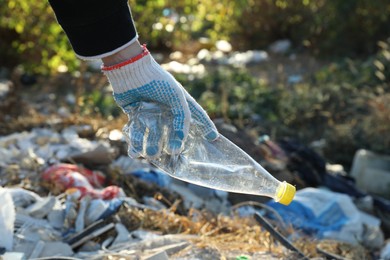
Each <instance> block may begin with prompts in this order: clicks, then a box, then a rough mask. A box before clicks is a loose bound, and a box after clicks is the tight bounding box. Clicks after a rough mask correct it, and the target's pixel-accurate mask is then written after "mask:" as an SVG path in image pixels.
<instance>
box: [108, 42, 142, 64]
mask: <svg viewBox="0 0 390 260" xmlns="http://www.w3.org/2000/svg"><path fill="white" fill-rule="evenodd" d="M143 52H144V48H143V47H142V46H141V44H140V43H139V41H135V42H134V43H132V44H130V45H129V46H127V47H126V48H124V49H123V50H120V51H119V52H117V53H114V54H112V55H110V56H107V57H105V58H102V61H103V64H104V66H105V67H108V66H113V65H116V64H119V63H122V62H124V61H127V60H129V59H131V58H133V57H136V56H138V55H140V54H141V53H143Z"/></svg>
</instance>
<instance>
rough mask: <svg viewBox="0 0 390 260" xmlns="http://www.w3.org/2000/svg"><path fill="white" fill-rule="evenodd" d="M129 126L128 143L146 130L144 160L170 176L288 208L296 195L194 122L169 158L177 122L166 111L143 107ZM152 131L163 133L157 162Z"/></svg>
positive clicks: (132, 113)
mask: <svg viewBox="0 0 390 260" xmlns="http://www.w3.org/2000/svg"><path fill="white" fill-rule="evenodd" d="M128 116H129V122H128V123H127V124H126V125H125V127H124V128H123V132H124V135H125V136H126V139H127V142H130V139H129V137H130V136H131V132H132V129H144V128H145V129H146V131H145V135H144V139H143V150H142V151H141V154H140V155H141V157H144V158H146V159H147V160H148V161H149V162H150V163H151V164H153V165H155V166H156V167H158V168H160V169H161V170H163V171H164V172H165V173H167V174H169V175H170V176H172V177H174V178H177V179H180V180H183V181H186V182H189V183H194V184H197V185H200V186H204V187H208V188H212V189H218V190H224V191H228V192H235V193H245V194H254V195H261V196H267V197H270V198H273V199H274V200H275V201H277V202H279V203H281V204H284V205H288V204H289V203H290V202H291V201H292V199H293V197H294V194H295V187H294V186H292V185H291V184H289V183H287V182H285V181H283V182H281V181H279V180H277V179H276V178H275V177H273V176H272V175H271V174H270V173H269V172H268V171H266V170H265V169H264V168H263V167H262V166H261V165H260V164H258V163H257V162H256V161H255V160H253V159H252V158H251V157H250V156H249V155H248V154H246V153H245V152H244V151H243V150H241V149H240V148H239V147H238V146H236V145H235V144H233V143H232V142H231V141H229V140H228V139H227V138H226V137H224V136H222V135H219V137H218V138H217V139H216V140H214V141H212V142H210V141H207V140H206V139H204V138H203V137H202V136H201V134H200V129H201V127H202V125H201V124H200V123H199V122H197V121H194V120H193V121H192V122H191V126H190V131H189V135H188V137H187V139H186V141H185V143H184V147H183V150H182V151H181V152H180V153H179V154H175V155H173V154H169V153H168V152H167V151H166V149H164V147H166V146H165V143H166V141H167V140H166V139H167V136H168V135H169V134H168V133H169V132H170V131H169V129H171V126H170V125H169V124H170V123H171V122H172V121H173V120H172V116H171V113H170V111H169V110H168V109H167V108H166V107H162V106H161V105H157V104H154V103H146V102H143V103H141V104H140V105H139V106H138V107H137V109H134V110H132V111H130V112H128ZM148 129H161V131H162V133H163V134H162V135H161V139H160V146H161V149H162V151H161V153H159V154H158V156H155V157H154V158H150V157H149V156H147V154H146V144H147V138H148V136H147V135H148V132H149V130H148Z"/></svg>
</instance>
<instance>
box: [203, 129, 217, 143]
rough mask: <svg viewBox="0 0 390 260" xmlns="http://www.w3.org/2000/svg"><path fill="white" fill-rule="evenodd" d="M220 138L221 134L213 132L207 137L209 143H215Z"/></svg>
mask: <svg viewBox="0 0 390 260" xmlns="http://www.w3.org/2000/svg"><path fill="white" fill-rule="evenodd" d="M218 137H219V134H218V132H217V131H214V130H213V131H211V132H209V133H207V134H206V135H205V138H206V139H207V140H209V141H214V140H216V139H217V138H218Z"/></svg>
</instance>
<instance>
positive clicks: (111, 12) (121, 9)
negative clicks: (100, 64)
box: [49, 0, 137, 57]
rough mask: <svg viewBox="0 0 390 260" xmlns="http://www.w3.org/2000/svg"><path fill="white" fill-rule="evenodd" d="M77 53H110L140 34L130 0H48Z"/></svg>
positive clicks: (96, 54)
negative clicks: (129, 3) (130, 6)
mask: <svg viewBox="0 0 390 260" xmlns="http://www.w3.org/2000/svg"><path fill="white" fill-rule="evenodd" d="M49 3H50V5H51V7H52V8H53V10H54V13H55V15H56V18H57V21H58V23H59V24H60V25H61V26H62V28H63V29H64V31H65V33H66V35H67V36H68V38H69V41H70V43H71V44H72V47H73V49H74V51H75V52H76V54H77V55H79V56H81V57H93V56H98V55H102V54H105V53H109V52H111V51H113V50H115V49H117V48H119V47H121V46H123V45H125V44H126V43H129V42H130V41H131V40H132V39H135V38H136V37H137V32H136V29H135V25H134V22H133V19H132V16H131V12H130V8H129V6H128V3H127V0H49Z"/></svg>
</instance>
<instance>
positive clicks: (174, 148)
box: [168, 140, 183, 154]
mask: <svg viewBox="0 0 390 260" xmlns="http://www.w3.org/2000/svg"><path fill="white" fill-rule="evenodd" d="M182 145H183V142H182V141H180V140H171V141H169V142H168V152H169V153H170V154H178V153H180V151H181V148H182Z"/></svg>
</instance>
